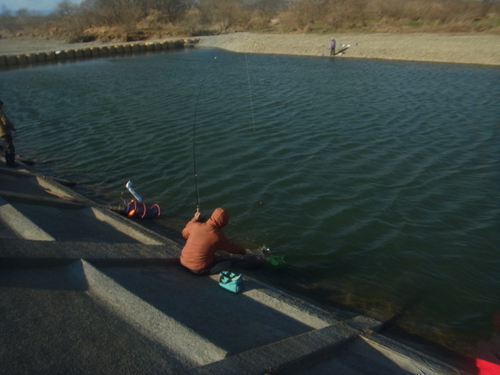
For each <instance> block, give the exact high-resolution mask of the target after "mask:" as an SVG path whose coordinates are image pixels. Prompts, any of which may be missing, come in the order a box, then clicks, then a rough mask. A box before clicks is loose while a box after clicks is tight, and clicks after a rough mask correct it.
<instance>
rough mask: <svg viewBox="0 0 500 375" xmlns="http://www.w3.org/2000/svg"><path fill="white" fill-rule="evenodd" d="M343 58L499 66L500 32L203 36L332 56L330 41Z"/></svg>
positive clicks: (221, 42)
mask: <svg viewBox="0 0 500 375" xmlns="http://www.w3.org/2000/svg"><path fill="white" fill-rule="evenodd" d="M332 37H333V38H335V39H336V41H337V43H338V44H350V45H351V47H342V46H339V47H338V48H337V52H342V55H341V57H356V58H368V59H386V60H412V61H433V62H446V63H461V64H481V65H500V48H498V46H500V35H492V34H339V35H317V34H252V33H233V34H227V35H219V36H208V37H201V41H200V44H199V45H200V46H203V47H218V48H223V49H226V50H230V51H235V52H248V53H276V54H289V55H309V56H321V55H325V56H327V55H329V54H330V48H329V41H330V39H331V38H332Z"/></svg>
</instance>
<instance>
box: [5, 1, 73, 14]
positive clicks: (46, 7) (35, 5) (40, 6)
mask: <svg viewBox="0 0 500 375" xmlns="http://www.w3.org/2000/svg"><path fill="white" fill-rule="evenodd" d="M60 2H61V0H0V12H1V11H2V10H3V8H4V6H5V7H7V9H9V10H10V11H12V12H14V13H15V12H16V11H17V10H19V9H22V8H28V10H29V11H36V12H42V13H50V12H53V11H54V10H55V9H56V6H57V4H58V3H60ZM73 2H74V3H76V4H79V3H80V1H78V2H77V1H73Z"/></svg>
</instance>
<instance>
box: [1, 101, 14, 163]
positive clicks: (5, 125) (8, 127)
mask: <svg viewBox="0 0 500 375" xmlns="http://www.w3.org/2000/svg"><path fill="white" fill-rule="evenodd" d="M15 130H16V129H15V128H14V124H13V123H12V122H10V121H9V119H8V118H7V116H6V115H5V113H4V112H3V102H2V101H1V100H0V138H2V142H3V150H4V153H5V164H7V167H10V168H12V167H15V166H16V163H15V159H16V154H15V152H16V150H15V148H14V142H13V141H12V131H15Z"/></svg>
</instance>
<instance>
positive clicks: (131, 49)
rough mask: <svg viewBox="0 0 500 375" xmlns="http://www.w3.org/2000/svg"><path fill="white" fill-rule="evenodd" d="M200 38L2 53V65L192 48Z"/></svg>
mask: <svg viewBox="0 0 500 375" xmlns="http://www.w3.org/2000/svg"><path fill="white" fill-rule="evenodd" d="M198 41H199V40H198V39H192V38H191V39H178V40H169V41H159V42H146V43H124V44H114V45H104V46H93V47H88V48H75V49H66V50H59V51H49V52H34V53H21V54H6V55H4V54H1V52H0V67H16V66H23V65H28V64H37V63H45V62H61V61H68V60H75V59H86V58H98V57H108V56H115V55H132V54H139V53H144V52H158V51H165V50H173V49H181V48H192V47H194V46H195V45H196V44H197V43H198Z"/></svg>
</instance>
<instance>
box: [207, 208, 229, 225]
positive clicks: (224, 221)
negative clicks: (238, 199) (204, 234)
mask: <svg viewBox="0 0 500 375" xmlns="http://www.w3.org/2000/svg"><path fill="white" fill-rule="evenodd" d="M207 224H209V225H211V226H213V227H218V228H222V227H224V226H226V225H228V224H229V216H228V214H227V212H226V211H224V209H223V208H220V207H219V208H216V209H215V210H214V212H213V213H212V216H210V219H208V221H207Z"/></svg>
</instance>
